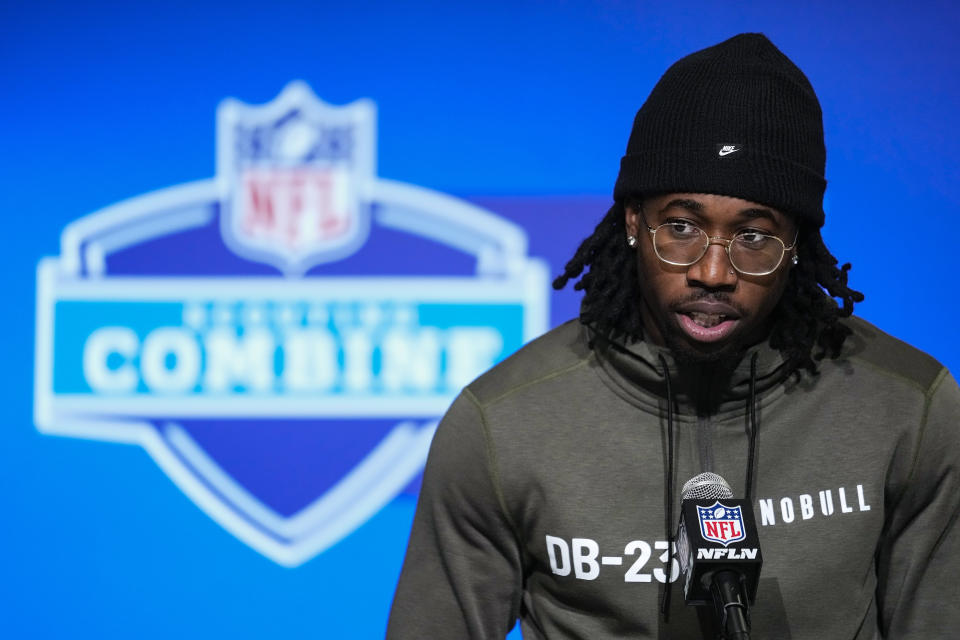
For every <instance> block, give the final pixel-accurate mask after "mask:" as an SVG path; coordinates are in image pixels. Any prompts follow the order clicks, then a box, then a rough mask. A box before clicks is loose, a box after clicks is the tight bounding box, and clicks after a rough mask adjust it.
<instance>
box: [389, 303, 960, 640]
mask: <svg viewBox="0 0 960 640" xmlns="http://www.w3.org/2000/svg"><path fill="white" fill-rule="evenodd" d="M848 324H849V326H850V327H851V328H852V329H853V332H854V333H853V335H852V336H850V337H849V338H848V339H847V341H846V343H845V345H844V352H843V354H842V355H841V357H839V358H837V359H834V360H824V361H823V362H822V363H820V373H819V375H816V376H812V375H810V374H807V373H803V374H802V375H790V374H788V373H789V372H787V371H786V368H785V366H784V363H783V360H782V358H781V357H780V354H779V353H778V352H776V351H774V350H771V349H770V348H769V347H767V346H766V345H761V346H759V347H756V348H754V349H752V350H751V351H750V352H748V353H747V354H746V356H745V357H744V358H743V359H742V361H741V362H740V364H739V365H738V366H737V367H736V368H735V369H734V370H732V371H727V372H725V373H724V374H722V375H721V376H720V377H716V376H717V375H718V374H716V372H714V373H713V376H714V377H712V378H711V379H709V380H699V381H697V380H696V378H698V377H701V378H702V377H703V376H698V375H697V373H696V372H697V371H698V368H696V367H694V368H693V371H694V374H692V375H691V373H690V371H689V367H688V368H687V370H685V369H684V367H681V366H678V365H676V364H675V363H674V362H673V361H672V359H671V358H670V355H669V352H667V351H665V350H662V349H658V348H655V347H651V346H650V345H648V344H645V343H643V342H640V343H636V344H633V345H630V346H628V347H618V348H611V347H609V346H608V347H606V348H594V349H591V348H589V347H588V346H587V339H586V338H587V335H586V331H585V330H584V328H583V327H581V326H580V324H579V323H578V322H575V321H574V322H569V323H567V324H565V325H563V326H561V327H559V328H557V329H555V330H553V331H551V332H550V333H548V334H546V335H545V336H543V337H541V338H539V339H537V340H535V341H533V342H532V343H531V344H529V345H527V346H526V347H524V348H523V349H521V350H520V351H519V352H517V353H516V354H514V355H513V356H512V357H510V358H508V359H507V360H506V361H504V362H503V363H501V364H500V365H498V366H497V367H495V368H493V369H492V370H491V371H489V372H488V373H486V374H485V375H483V376H481V377H480V378H479V379H477V380H476V381H474V382H473V383H472V384H471V385H470V386H468V387H467V388H466V389H465V390H464V391H463V393H462V394H461V395H460V397H459V398H458V399H457V400H456V401H455V402H454V404H453V406H452V407H451V408H450V410H449V412H448V413H447V415H446V417H445V418H444V419H443V421H442V422H441V424H440V427H439V428H438V430H437V434H436V436H435V438H434V442H433V445H432V448H431V451H430V457H429V460H428V462H427V468H426V470H425V473H424V481H423V488H422V491H421V494H420V499H419V503H418V506H417V513H416V517H415V521H414V525H413V530H412V533H411V538H410V544H409V548H408V551H407V556H406V560H405V562H404V567H403V572H402V574H401V577H400V582H399V584H398V587H397V594H396V597H395V600H394V603H393V608H392V611H391V617H390V623H389V627H388V632H387V637H388V638H391V639H398V640H399V639H405V638H417V639H423V638H430V639H431V640H434V639H440V638H458V639H459V638H483V639H490V638H502V637H504V635H505V634H506V633H507V631H509V630H510V628H512V627H513V625H514V623H515V621H516V620H517V618H519V619H520V622H521V625H522V630H523V635H524V638H526V639H527V640H530V639H533V638H550V639H560V638H588V639H591V640H599V639H604V638H700V637H711V635H712V631H711V630H710V626H711V624H712V620H711V618H712V614H711V613H710V612H709V609H704V608H694V607H687V606H685V605H684V604H683V597H682V593H681V587H680V583H679V582H678V583H677V584H675V585H674V589H673V591H674V594H673V598H672V606H671V611H670V615H669V617H668V618H665V617H664V616H662V615H661V614H660V612H659V604H660V597H661V594H662V591H663V589H664V586H665V582H666V580H667V578H670V579H674V580H675V579H676V575H677V570H676V565H675V563H674V562H673V561H672V558H671V557H670V555H669V554H668V549H667V547H668V545H667V542H666V535H665V530H666V526H665V519H666V500H665V493H666V476H667V473H668V470H670V469H671V468H672V469H673V472H674V478H673V480H674V482H673V486H674V487H679V486H680V485H681V484H682V483H683V481H685V480H687V479H688V478H690V477H692V476H694V475H696V474H698V473H700V472H702V471H713V472H715V473H718V474H720V475H721V476H723V477H724V478H726V479H727V480H728V481H729V482H730V484H731V485H732V486H733V489H734V494H735V495H736V496H738V497H739V496H742V495H745V493H746V491H745V486H744V485H745V482H746V480H745V478H746V477H747V468H748V463H747V462H748V454H749V448H750V447H749V435H750V432H751V429H752V428H753V424H756V425H757V432H756V433H757V442H756V459H755V477H754V483H753V484H754V486H753V503H754V514H755V517H756V520H757V526H758V530H759V535H760V544H761V548H762V550H763V558H764V564H763V569H762V573H761V580H760V586H759V589H758V595H757V601H756V604H755V605H754V606H753V607H752V616H753V636H752V637H753V638H755V639H760V638H770V639H776V640H784V639H787V638H792V639H807V638H808V639H811V640H813V639H816V640H827V639H829V640H833V639H843V640H846V639H853V638H857V639H867V638H878V637H884V638H897V639H900V638H924V639H930V638H954V637H957V635H958V633H960V631H958V629H960V589H958V587H957V575H958V574H960V524H958V522H957V516H958V513H960V391H958V388H957V384H956V382H955V381H954V379H953V378H952V377H951V376H950V374H949V373H948V372H947V371H946V369H944V368H943V367H942V366H941V365H940V364H938V363H937V362H936V361H935V360H933V359H932V358H930V357H929V356H927V355H925V354H923V353H921V352H919V351H917V350H916V349H914V348H912V347H910V346H908V345H906V344H904V343H902V342H900V341H898V340H896V339H894V338H891V337H890V336H888V335H886V334H884V333H883V332H881V331H879V330H878V329H876V328H875V327H873V326H871V325H870V324H868V323H867V322H865V321H862V320H859V319H851V320H849V321H848ZM754 359H755V361H756V369H755V370H754V371H753V372H751V366H750V365H751V361H752V360H754ZM664 365H666V366H667V373H668V374H669V377H670V379H671V380H672V388H671V393H670V395H671V396H672V397H673V402H674V405H675V409H676V411H675V412H674V415H673V417H672V421H673V431H674V456H673V459H672V460H670V459H668V458H669V456H668V447H667V434H668V431H669V429H668V424H667V422H668V419H667V413H668V412H667V400H666V397H667V391H666V387H667V380H666V377H665V375H664V373H665V372H664ZM699 370H700V371H705V370H706V369H703V368H700V369H699ZM751 382H752V383H753V387H754V393H753V394H752V395H751V393H750V387H751ZM716 389H720V392H719V393H712V394H711V393H708V392H709V391H710V390H716ZM708 396H709V400H708V401H706V402H704V401H702V400H703V399H704V398H705V397H708ZM693 399H700V400H701V401H700V402H696V403H694V402H692V400H693ZM751 408H753V409H754V410H755V416H754V420H753V421H751V416H750V414H751ZM677 493H679V492H678V491H677ZM670 500H672V501H673V505H672V507H671V508H672V511H673V513H674V514H677V513H678V510H677V509H678V505H677V502H678V501H679V495H674V496H670Z"/></svg>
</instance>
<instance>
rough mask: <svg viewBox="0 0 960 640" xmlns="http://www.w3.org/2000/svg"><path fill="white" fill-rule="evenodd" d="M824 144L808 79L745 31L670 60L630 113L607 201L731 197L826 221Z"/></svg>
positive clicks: (818, 222) (765, 42)
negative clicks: (627, 137)
mask: <svg viewBox="0 0 960 640" xmlns="http://www.w3.org/2000/svg"><path fill="white" fill-rule="evenodd" d="M825 164H826V149H825V148H824V145H823V117H822V114H821V112H820V103H819V102H818V101H817V96H816V94H815V93H814V91H813V87H812V86H810V81H809V80H807V77H806V76H805V75H804V74H803V72H802V71H801V70H800V69H799V68H797V66H796V65H795V64H793V62H791V61H790V59H789V58H787V57H786V56H785V55H784V54H783V53H782V52H781V51H780V50H779V49H777V48H776V47H775V46H774V45H773V43H772V42H770V41H769V40H768V39H767V38H766V36H764V35H762V34H759V33H744V34H740V35H738V36H734V37H733V38H730V39H729V40H727V41H725V42H721V43H720V44H718V45H714V46H712V47H709V48H707V49H704V50H702V51H698V52H696V53H692V54H690V55H689V56H687V57H685V58H682V59H681V60H679V61H677V62H676V63H674V64H673V66H671V67H670V68H669V69H667V72H666V73H665V74H663V77H662V78H660V81H659V82H657V85H656V86H655V87H654V88H653V91H652V92H650V97H649V98H647V101H646V102H645V103H644V105H643V106H642V107H641V108H640V111H638V112H637V117H636V118H635V119H634V121H633V131H632V132H631V133H630V141H629V142H628V143H627V153H626V155H625V156H624V157H623V159H621V161H620V175H619V176H618V177H617V184H616V186H615V187H614V191H613V197H614V199H615V200H617V201H620V200H623V199H624V198H626V197H627V196H631V195H637V194H643V193H656V192H659V193H670V192H695V193H714V194H719V195H728V196H735V197H738V198H743V199H744V200H751V201H753V202H759V203H762V204H766V205H767V206H770V207H773V208H775V209H779V210H780V211H783V212H785V213H790V214H793V215H796V216H800V217H801V218H802V219H803V220H804V221H805V222H808V223H812V224H814V225H815V226H817V227H820V226H822V225H823V192H824V190H825V189H826V185H827V183H826V180H825V179H824V177H823V174H824V167H825Z"/></svg>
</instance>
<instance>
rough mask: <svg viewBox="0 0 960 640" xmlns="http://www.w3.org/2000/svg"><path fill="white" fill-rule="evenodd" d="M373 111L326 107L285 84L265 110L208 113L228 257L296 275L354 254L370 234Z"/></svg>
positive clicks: (232, 107) (365, 103) (300, 86)
mask: <svg viewBox="0 0 960 640" xmlns="http://www.w3.org/2000/svg"><path fill="white" fill-rule="evenodd" d="M375 118H376V110H375V108H374V105H373V103H372V102H370V101H369V100H358V101H356V102H353V103H352V104H349V105H346V106H342V107H335V106H332V105H328V104H326V103H324V102H323V101H321V100H319V99H318V98H317V97H316V96H315V95H314V94H313V92H312V91H311V90H310V89H309V87H307V86H306V85H305V84H304V83H302V82H293V83H290V85H288V86H287V87H286V88H285V89H284V91H283V93H281V94H280V95H279V96H278V97H277V98H276V99H275V100H273V101H272V102H270V103H269V104H266V105H257V106H254V105H248V104H245V103H243V102H240V101H238V100H225V101H224V102H223V103H221V105H220V108H219V110H218V113H217V127H218V132H217V142H218V144H217V177H218V180H219V185H220V193H221V206H222V207H223V211H222V215H221V219H220V221H221V226H222V231H223V236H224V239H225V241H226V242H227V244H228V245H229V246H230V248H231V249H232V250H233V251H235V252H237V253H239V254H240V255H243V256H245V257H247V258H250V259H252V260H259V261H263V262H269V263H271V264H274V265H275V266H277V267H278V268H280V270H281V271H284V272H285V273H302V272H304V271H306V270H307V269H309V268H310V267H312V266H314V265H316V264H320V263H323V262H332V261H334V260H340V259H342V258H345V257H346V256H348V255H350V254H351V253H353V252H354V251H356V250H357V249H359V248H360V246H361V245H362V244H363V242H364V240H365V239H366V237H367V234H368V232H369V228H370V223H369V205H370V188H371V182H372V180H373V178H374V164H375V158H374V155H375V151H374V145H375V140H374V136H375Z"/></svg>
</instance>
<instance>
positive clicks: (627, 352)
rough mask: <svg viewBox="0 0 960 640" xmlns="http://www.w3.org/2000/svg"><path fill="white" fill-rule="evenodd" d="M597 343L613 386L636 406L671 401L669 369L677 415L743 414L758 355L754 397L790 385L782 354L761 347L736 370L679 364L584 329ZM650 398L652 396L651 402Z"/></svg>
mask: <svg viewBox="0 0 960 640" xmlns="http://www.w3.org/2000/svg"><path fill="white" fill-rule="evenodd" d="M585 331H587V332H588V337H592V338H593V339H594V341H595V342H594V351H595V353H596V354H597V358H598V360H599V362H600V364H601V366H602V367H603V369H604V371H605V372H606V373H607V374H608V375H609V376H610V378H611V380H612V381H613V382H614V383H615V384H616V385H617V386H618V387H619V388H620V390H621V391H622V392H623V393H626V394H627V395H629V396H630V397H631V398H632V399H634V400H639V401H640V402H642V403H644V404H647V403H649V402H650V401H651V400H653V401H654V402H656V401H657V400H658V399H665V398H666V397H667V383H666V378H665V376H664V370H663V369H664V364H666V366H667V368H668V371H669V375H670V379H671V381H672V383H673V389H672V391H673V397H674V400H675V401H676V402H677V404H678V408H679V413H681V414H690V413H703V412H709V413H712V414H717V413H725V412H727V411H730V410H738V409H739V410H740V411H742V410H743V407H744V400H746V399H748V398H749V397H750V378H751V371H750V362H751V359H752V358H753V357H754V354H756V358H757V368H756V392H757V395H758V396H760V397H763V396H764V395H766V394H768V393H769V392H770V391H771V390H772V389H774V388H776V387H777V386H778V385H780V384H781V383H783V382H784V381H785V380H787V378H788V376H789V374H790V371H791V370H790V367H789V366H788V365H787V363H786V361H785V359H784V358H783V355H782V354H781V353H780V351H779V350H776V349H773V348H771V347H770V345H769V343H767V342H763V343H760V344H757V345H754V346H753V347H751V348H749V349H748V350H746V351H745V352H744V353H743V354H742V355H741V357H740V359H739V360H738V361H737V362H736V363H735V364H732V365H727V366H725V367H724V366H719V365H695V364H684V363H679V362H677V360H676V358H674V356H673V354H672V353H671V351H670V350H669V349H668V348H666V347H659V346H657V345H653V344H650V343H649V342H646V341H644V340H638V341H636V342H631V343H624V342H619V341H613V340H607V339H605V338H603V337H601V336H599V335H598V334H596V333H595V332H593V331H592V330H591V329H590V328H588V327H585ZM650 396H654V398H651V397H650Z"/></svg>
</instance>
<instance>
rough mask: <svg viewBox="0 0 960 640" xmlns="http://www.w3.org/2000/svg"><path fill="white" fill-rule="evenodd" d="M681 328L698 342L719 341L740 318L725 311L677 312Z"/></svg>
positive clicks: (726, 335) (738, 322)
mask: <svg viewBox="0 0 960 640" xmlns="http://www.w3.org/2000/svg"><path fill="white" fill-rule="evenodd" d="M677 320H678V324H679V325H680V328H681V329H682V330H683V332H684V333H686V334H687V336H689V337H690V338H692V339H693V340H696V341H697V342H717V341H720V340H723V339H725V338H726V337H728V336H729V335H730V334H731V333H732V332H733V330H734V329H736V328H737V325H738V324H740V318H738V317H734V316H732V315H727V314H724V313H704V312H702V311H687V312H684V313H677Z"/></svg>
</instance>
